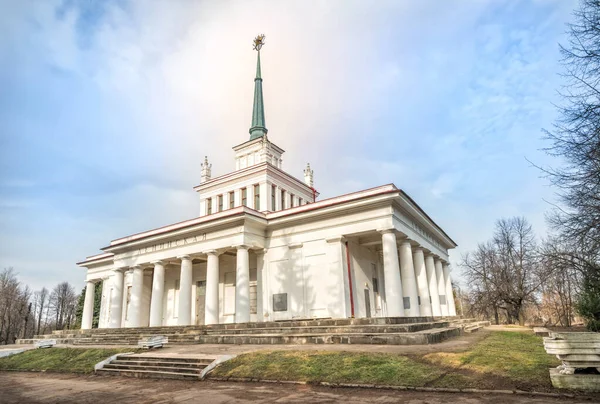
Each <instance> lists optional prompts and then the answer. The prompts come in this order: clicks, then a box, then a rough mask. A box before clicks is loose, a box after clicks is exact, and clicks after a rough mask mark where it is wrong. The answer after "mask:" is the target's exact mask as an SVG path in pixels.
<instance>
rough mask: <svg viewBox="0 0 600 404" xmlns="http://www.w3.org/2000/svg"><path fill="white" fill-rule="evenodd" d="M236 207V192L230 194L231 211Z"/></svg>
mask: <svg viewBox="0 0 600 404" xmlns="http://www.w3.org/2000/svg"><path fill="white" fill-rule="evenodd" d="M234 206H235V192H230V193H229V209H233V207H234Z"/></svg>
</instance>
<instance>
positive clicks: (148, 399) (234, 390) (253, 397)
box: [0, 372, 590, 404]
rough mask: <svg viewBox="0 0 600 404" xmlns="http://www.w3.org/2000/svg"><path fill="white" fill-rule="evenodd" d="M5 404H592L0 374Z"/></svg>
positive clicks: (545, 399)
mask: <svg viewBox="0 0 600 404" xmlns="http://www.w3.org/2000/svg"><path fill="white" fill-rule="evenodd" d="M0 402H1V403H2V404H17V403H19V404H21V403H32V404H35V403H61V404H69V403H77V404H80V403H84V404H85V403H90V404H92V403H93V404H97V403H100V402H102V403H116V402H118V403H196V402H201V403H203V404H205V403H206V404H217V403H230V402H239V403H259V402H260V403H262V402H264V403H312V404H318V403H338V402H344V403H346V404H363V403H369V404H372V403H410V404H438V403H439V404H442V403H456V402H460V403H466V404H510V403H517V404H524V403H533V404H542V403H549V404H553V403H557V404H558V403H562V404H574V403H586V404H587V403H590V401H589V400H585V399H577V398H574V399H565V398H560V399H555V398H548V397H532V396H517V395H504V394H497V395H496V394H490V395H479V394H458V393H429V392H410V391H389V390H376V389H373V390H370V389H335V388H327V387H313V386H298V385H282V384H260V383H248V384H246V383H218V382H188V381H174V380H156V379H132V378H122V377H111V376H93V375H92V376H77V375H62V374H44V373H18V372H0Z"/></svg>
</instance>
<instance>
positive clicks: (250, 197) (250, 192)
mask: <svg viewBox="0 0 600 404" xmlns="http://www.w3.org/2000/svg"><path fill="white" fill-rule="evenodd" d="M246 199H247V201H246V204H247V205H248V207H249V208H250V209H254V184H252V185H248V186H247V187H246Z"/></svg>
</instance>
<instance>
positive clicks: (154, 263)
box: [150, 260, 167, 266]
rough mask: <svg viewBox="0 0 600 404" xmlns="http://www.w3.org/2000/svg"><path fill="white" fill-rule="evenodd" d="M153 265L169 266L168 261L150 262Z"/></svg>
mask: <svg viewBox="0 0 600 404" xmlns="http://www.w3.org/2000/svg"><path fill="white" fill-rule="evenodd" d="M150 263H151V264H152V265H154V266H156V265H163V266H164V265H167V260H156V261H151V262H150Z"/></svg>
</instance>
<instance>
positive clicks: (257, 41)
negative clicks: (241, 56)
mask: <svg viewBox="0 0 600 404" xmlns="http://www.w3.org/2000/svg"><path fill="white" fill-rule="evenodd" d="M253 43H254V50H255V51H259V50H260V48H262V46H263V45H264V44H265V36H264V34H261V35H258V36H257V37H256V38H254V42H253Z"/></svg>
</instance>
